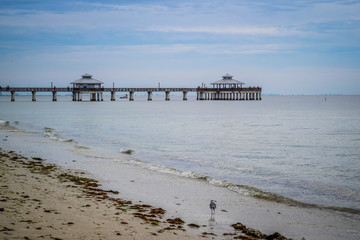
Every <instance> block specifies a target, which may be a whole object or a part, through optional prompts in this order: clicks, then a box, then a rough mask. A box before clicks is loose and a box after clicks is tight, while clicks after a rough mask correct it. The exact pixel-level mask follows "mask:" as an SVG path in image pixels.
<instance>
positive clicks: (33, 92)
mask: <svg viewBox="0 0 360 240" xmlns="http://www.w3.org/2000/svg"><path fill="white" fill-rule="evenodd" d="M31 93H32V101H33V102H35V101H36V91H32V92H31Z"/></svg>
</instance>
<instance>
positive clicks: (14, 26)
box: [0, 0, 360, 94]
mask: <svg viewBox="0 0 360 240" xmlns="http://www.w3.org/2000/svg"><path fill="white" fill-rule="evenodd" d="M84 73H91V74H92V75H94V77H95V78H97V79H99V80H102V81H103V82H105V87H112V83H113V82H115V86H116V87H157V84H158V82H160V83H161V86H162V87H197V86H199V85H201V83H206V84H210V83H211V82H213V81H216V80H218V79H220V78H221V76H222V75H225V74H227V73H229V74H231V75H233V76H234V78H235V79H237V80H240V81H243V82H245V84H246V86H262V87H263V92H264V93H268V94H272V93H276V94H328V93H337V94H360V1H355V0H354V1H353V0H347V1H346V0H337V1H324V0H318V1H308V0H305V1H265V0H255V1H250V0H247V1H241V0H221V1H220V0H219V1H217V0H213V1H203V0H198V1H193V0H192V1H188V0H182V1H162V0H159V1H115V0H109V1H100V0H98V1H96V0H91V1H89V0H84V1H82V0H79V1H70V0H62V1H50V0H0V85H1V86H5V85H10V86H39V87H42V86H50V84H51V82H53V83H54V84H55V85H56V86H57V87H62V86H68V85H69V83H70V82H71V81H73V80H76V79H78V78H80V76H81V75H82V74H84Z"/></svg>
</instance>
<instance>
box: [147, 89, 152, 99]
mask: <svg viewBox="0 0 360 240" xmlns="http://www.w3.org/2000/svg"><path fill="white" fill-rule="evenodd" d="M148 101H152V91H148Z"/></svg>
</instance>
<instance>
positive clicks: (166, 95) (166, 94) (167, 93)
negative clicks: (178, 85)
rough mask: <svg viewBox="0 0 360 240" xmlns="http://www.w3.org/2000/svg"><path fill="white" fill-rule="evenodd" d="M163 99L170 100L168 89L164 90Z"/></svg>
mask: <svg viewBox="0 0 360 240" xmlns="http://www.w3.org/2000/svg"><path fill="white" fill-rule="evenodd" d="M165 101H170V91H166V92H165Z"/></svg>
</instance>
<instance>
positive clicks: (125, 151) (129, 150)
mask: <svg viewBox="0 0 360 240" xmlns="http://www.w3.org/2000/svg"><path fill="white" fill-rule="evenodd" d="M133 152H134V150H131V149H128V150H123V151H121V153H124V154H129V155H131V154H133Z"/></svg>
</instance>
